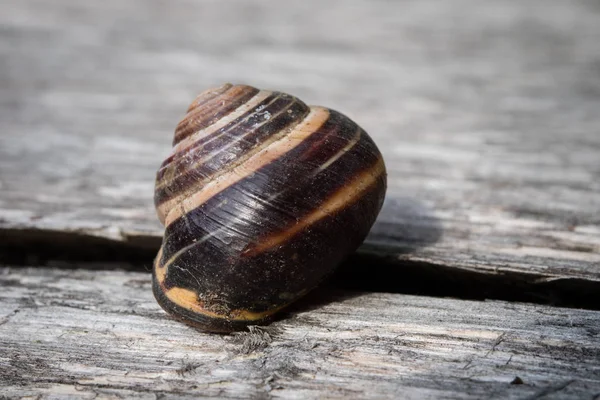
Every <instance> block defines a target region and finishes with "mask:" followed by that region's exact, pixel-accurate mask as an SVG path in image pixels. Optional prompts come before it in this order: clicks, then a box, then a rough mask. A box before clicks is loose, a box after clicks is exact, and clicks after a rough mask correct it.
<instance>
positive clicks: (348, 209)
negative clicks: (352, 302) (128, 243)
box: [153, 84, 386, 331]
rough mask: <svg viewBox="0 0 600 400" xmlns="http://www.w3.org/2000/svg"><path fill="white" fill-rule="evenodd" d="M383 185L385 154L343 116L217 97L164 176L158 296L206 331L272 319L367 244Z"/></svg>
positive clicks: (195, 111) (188, 121) (202, 101)
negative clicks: (163, 230)
mask: <svg viewBox="0 0 600 400" xmlns="http://www.w3.org/2000/svg"><path fill="white" fill-rule="evenodd" d="M385 186H386V173H385V166H384V163H383V159H382V157H381V154H380V153H379V151H378V149H377V147H376V146H375V144H374V143H373V141H372V140H371V139H370V137H369V136H368V135H367V134H366V132H365V131H364V130H362V129H361V128H360V127H359V126H358V125H356V124H355V123H354V122H352V121H351V120H350V119H348V118H347V117H345V116H344V115H342V114H340V113H338V112H336V111H333V110H330V109H327V108H323V107H309V106H307V105H306V104H304V103H303V102H302V101H300V100H299V99H297V98H296V97H293V96H290V95H287V94H284V93H280V92H271V91H264V90H258V89H255V88H253V87H250V86H244V85H231V84H226V85H223V86H221V87H219V88H215V89H210V90H207V91H205V92H203V93H201V94H200V95H199V96H198V97H197V98H196V99H195V100H194V102H193V103H192V104H191V105H190V107H189V109H188V112H187V114H186V116H185V117H184V118H183V120H182V121H181V122H180V123H179V124H178V126H177V129H176V131H175V135H174V140H173V150H172V152H171V154H170V155H169V156H168V157H167V159H166V160H165V161H164V162H163V164H162V165H161V167H160V169H159V171H158V173H157V180H156V190H155V205H156V208H157V213H158V216H159V219H160V220H161V222H162V223H163V224H164V225H165V236H164V239H163V245H162V247H161V249H160V252H159V254H158V256H157V258H156V261H155V266H154V271H153V273H154V291H155V295H156V297H157V299H158V301H159V303H160V304H161V306H162V307H163V308H165V309H166V310H167V311H169V312H171V313H173V314H175V315H177V316H178V317H180V318H182V319H183V320H184V321H186V322H188V323H191V324H195V325H198V326H200V327H201V328H203V329H206V330H217V331H229V330H234V329H240V328H242V327H243V326H245V325H248V324H256V323H260V322H264V321H265V320H268V319H269V317H270V316H271V315H272V314H273V313H275V312H276V311H277V310H279V309H281V308H282V307H284V306H286V305H287V304H289V303H290V302H292V301H293V300H295V299H296V298H298V297H300V296H302V295H303V294H304V293H306V292H307V291H308V290H310V289H311V288H313V287H314V286H316V285H317V284H318V283H319V282H320V281H321V280H322V279H323V278H324V277H325V276H326V275H328V274H329V273H330V272H331V270H332V269H333V266H335V265H336V264H338V263H339V262H340V261H341V260H342V259H343V258H344V257H345V256H346V255H347V254H349V253H350V252H352V251H353V250H354V249H355V248H356V247H357V246H358V245H359V244H360V243H361V242H362V240H364V237H365V236H366V234H367V233H368V231H369V229H370V227H371V225H372V224H373V222H374V220H375V217H376V216H377V213H378V212H379V209H380V208H381V205H382V203H383V197H384V193H385Z"/></svg>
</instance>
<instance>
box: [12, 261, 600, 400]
mask: <svg viewBox="0 0 600 400" xmlns="http://www.w3.org/2000/svg"><path fill="white" fill-rule="evenodd" d="M0 286H1V287H2V288H3V290H2V291H1V292H0V387H2V395H4V396H7V397H8V398H16V397H19V396H27V395H29V396H35V395H39V396H41V397H42V398H73V397H76V398H84V399H85V398H90V399H91V398H96V396H99V397H102V398H142V399H146V398H149V399H154V398H156V397H160V398H198V397H199V396H200V397H210V396H216V397H219V398H253V399H256V398H303V399H312V398H365V399H367V398H369V399H370V398H373V399H375V398H377V399H381V398H390V399H395V398H399V397H401V398H420V399H421V398H423V399H441V398H443V399H454V398H461V399H462V398H473V399H481V398H508V399H525V398H531V399H533V398H544V399H551V398H560V399H586V398H587V399H591V398H596V397H594V396H598V394H600V365H599V364H598V359H600V340H599V339H600V329H599V327H600V312H597V311H586V310H573V309H562V308H552V307H548V306H539V305H523V304H511V303H507V302H497V301H486V302H476V301H463V300H452V299H436V298H428V297H418V296H407V295H398V294H382V293H378V294H377V293H375V294H374V293H370V294H369V293H359V292H335V293H331V292H329V293H328V292H324V291H321V292H318V293H315V294H313V295H312V296H310V297H309V298H307V299H306V301H304V302H303V303H302V304H300V305H298V306H297V307H296V308H295V309H294V310H292V311H291V312H290V313H289V314H288V315H287V316H286V317H285V318H284V319H282V320H281V321H279V322H276V323H275V324H274V325H272V327H271V330H270V331H260V330H255V331H254V333H253V334H246V335H243V336H237V337H232V336H220V335H214V334H204V333H200V332H197V331H195V330H194V329H192V328H190V327H188V326H186V325H184V324H181V323H179V322H177V321H174V320H171V319H169V318H168V317H167V316H166V314H165V313H164V312H163V311H162V310H160V308H159V307H158V305H157V304H156V302H155V301H154V299H153V298H152V294H151V290H150V277H149V276H148V275H147V274H144V273H141V272H123V271H118V270H115V271H89V270H85V269H75V270H64V269H51V268H41V267H38V268H3V269H2V270H1V273H0ZM265 332H267V333H265ZM517 377H518V378H519V379H520V380H522V381H523V384H511V382H513V381H514V380H515V379H516V378H517ZM69 396H72V397H69Z"/></svg>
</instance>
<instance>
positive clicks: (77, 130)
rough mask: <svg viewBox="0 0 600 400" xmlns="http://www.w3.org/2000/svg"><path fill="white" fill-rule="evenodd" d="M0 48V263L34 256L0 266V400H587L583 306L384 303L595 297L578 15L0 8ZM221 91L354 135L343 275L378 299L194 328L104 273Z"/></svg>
mask: <svg viewBox="0 0 600 400" xmlns="http://www.w3.org/2000/svg"><path fill="white" fill-rule="evenodd" d="M0 36H1V38H2V39H3V40H0V264H1V263H2V261H3V260H7V259H14V258H17V259H19V260H20V261H21V262H22V264H24V265H37V266H36V267H32V268H25V267H18V268H12V267H11V268H9V267H5V268H3V269H2V272H1V273H0V289H1V290H0V399H2V398H3V396H4V397H8V398H13V397H20V396H31V397H33V398H52V399H54V398H130V397H137V398H151V399H154V398H181V397H188V398H199V397H202V396H205V397H230V398H270V397H283V398H352V397H354V398H357V397H361V398H367V397H370V398H399V397H405V398H432V399H433V398H435V399H437V398H488V397H489V398H518V399H524V398H531V399H534V398H544V399H548V398H561V399H562V398H574V399H575V398H576V399H580V398H584V399H597V398H600V369H599V368H600V367H599V365H600V345H599V343H600V341H599V340H598V339H599V335H600V331H599V329H600V328H599V327H600V313H599V312H598V311H590V310H578V309H566V308H559V307H550V306H548V305H533V304H521V303H516V302H503V301H469V300H458V299H447V298H440V297H422V296H410V295H407V294H401V293H402V292H404V293H407V292H410V293H431V294H436V295H438V296H440V295H442V296H443V295H447V294H451V295H453V296H458V297H464V298H469V297H473V298H485V297H495V298H504V299H512V300H515V299H516V300H528V301H529V300H532V299H534V300H535V299H538V300H540V301H544V302H546V303H569V304H572V305H578V306H585V307H589V308H592V307H597V305H594V303H595V302H596V298H597V293H598V291H599V290H600V46H599V45H598V43H600V3H599V2H598V1H596V0H573V1H560V0H527V1H509V0H488V1H478V0H453V1H443V2H438V1H434V0H410V1H384V0H374V1H349V0H334V1H328V2H319V1H316V0H307V1H303V2H280V1H276V0H265V1H252V0H231V1H226V2H225V1H218V0H202V1H191V0H187V1H186V0H161V1H159V0H144V1H143V0H130V1H126V2H124V1H119V0H103V1H102V2H91V1H86V2H79V1H68V0H54V1H52V2H48V1H43V0H4V1H2V2H0ZM226 81H232V82H234V83H248V84H252V85H255V86H258V87H263V88H268V89H276V90H281V91H286V92H289V93H291V94H294V95H297V96H298V97H300V98H302V99H303V100H305V101H306V102H308V103H310V104H321V105H326V106H329V107H331V108H334V109H337V110H339V111H342V112H344V113H345V114H347V115H349V116H350V117H352V118H353V119H354V120H356V121H357V122H358V123H359V124H360V125H362V126H363V127H364V128H365V129H366V130H367V131H368V132H369V133H370V135H371V136H372V137H373V138H374V139H375V141H376V142H377V143H378V144H379V146H380V147H381V150H382V152H383V153H384V157H385V160H386V163H387V167H388V173H389V190H388V197H387V200H386V203H385V205H384V209H383V211H382V213H381V215H380V217H379V219H378V221H377V223H376V225H375V227H374V229H373V231H372V232H371V234H370V236H369V238H368V239H367V241H366V243H365V244H364V245H363V247H362V248H361V250H360V255H359V256H358V257H355V258H354V260H353V261H352V264H353V265H354V269H353V271H354V272H351V274H352V273H354V274H355V275H356V276H355V277H354V278H353V279H354V284H353V285H352V286H353V288H354V289H359V290H369V289H371V287H370V286H369V285H371V283H369V282H368V281H369V280H371V279H374V280H379V281H383V282H385V283H386V285H384V287H381V286H380V287H379V289H381V290H386V291H389V292H401V293H359V292H356V291H350V290H347V289H344V290H339V289H332V288H331V287H325V288H322V289H320V290H319V291H318V292H317V293H315V294H312V295H310V296H309V298H307V300H305V301H303V302H302V303H301V304H299V305H297V306H296V307H295V308H294V309H292V310H290V312H289V313H288V314H286V315H285V316H283V317H282V319H281V320H280V321H279V322H277V323H275V324H274V325H273V326H274V328H273V329H274V330H270V331H264V330H255V331H254V332H253V333H246V334H243V335H238V336H235V337H231V336H218V335H206V334H202V333H199V332H197V331H195V330H193V329H191V328H189V327H186V326H184V325H182V324H180V323H178V322H175V321H172V320H170V319H169V318H168V317H166V315H165V314H164V313H163V312H162V311H161V310H160V309H159V307H158V306H157V305H156V303H155V301H154V299H153V298H152V294H151V290H150V278H149V274H148V273H146V272H139V271H138V272H135V271H129V272H124V271H121V270H118V269H115V266H116V265H120V266H123V264H122V263H121V262H134V263H135V262H136V260H137V263H141V264H143V265H147V264H145V263H147V261H148V256H150V257H151V255H152V254H154V252H155V251H156V249H157V246H158V244H159V243H160V236H161V234H162V229H161V227H160V225H159V224H158V222H157V220H156V217H155V213H154V209H153V206H152V194H153V180H154V172H155V170H156V168H157V167H158V165H159V164H160V162H161V160H162V158H163V157H164V156H165V155H166V154H167V153H168V152H169V150H170V149H169V144H170V141H171V137H172V132H173V130H174V127H175V125H176V123H177V122H178V120H179V118H181V116H182V115H183V112H184V111H185V109H186V107H187V105H188V103H189V102H190V101H191V100H192V99H193V98H194V96H195V95H196V94H197V93H198V92H200V91H201V90H203V89H205V88H207V87H210V86H214V85H218V84H221V83H223V82H226ZM372 255H377V257H378V258H369V257H370V256H372ZM382 256H383V257H382ZM73 259H85V260H86V261H88V262H87V263H86V264H81V263H76V264H73V263H71V262H70V260H71V261H72V260H73ZM108 259H110V261H111V262H117V263H121V264H115V263H111V264H108V263H105V262H104V261H106V260H108ZM89 261H93V263H89ZM5 262H6V261H5ZM39 264H46V265H53V266H55V268H46V267H40V266H39ZM86 268H96V270H91V269H86ZM350 269H351V270H352V268H350ZM432 283H435V285H434V286H438V287H441V288H442V289H443V290H441V289H440V290H437V291H435V290H433V291H432V290H431V289H430V288H428V286H431V284H432ZM375 286H377V285H375ZM540 288H542V289H540ZM446 289H447V290H446ZM478 289H480V290H479V291H477V290H478ZM509 289H510V290H512V292H513V293H509V292H510V290H509ZM473 291H475V292H476V293H474V292H473ZM557 299H560V301H559V300H557ZM516 377H519V378H520V379H521V380H522V381H523V382H524V383H523V384H510V382H512V381H514V380H515V378H516Z"/></svg>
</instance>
